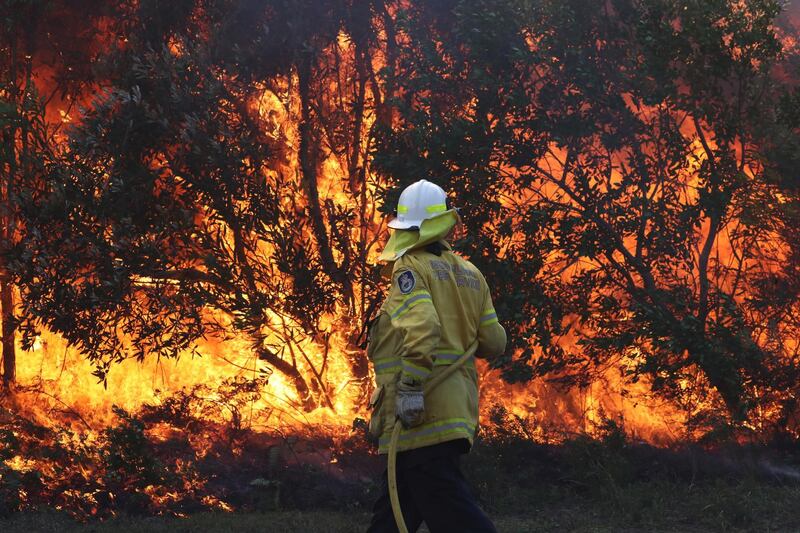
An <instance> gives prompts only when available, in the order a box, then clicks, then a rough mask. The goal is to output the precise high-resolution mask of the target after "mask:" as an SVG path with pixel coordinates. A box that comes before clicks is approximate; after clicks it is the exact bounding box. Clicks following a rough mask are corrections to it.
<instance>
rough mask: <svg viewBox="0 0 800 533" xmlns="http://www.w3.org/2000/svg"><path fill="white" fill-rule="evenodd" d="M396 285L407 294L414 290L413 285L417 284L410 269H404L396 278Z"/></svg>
mask: <svg viewBox="0 0 800 533" xmlns="http://www.w3.org/2000/svg"><path fill="white" fill-rule="evenodd" d="M397 285H399V286H400V292H402V293H403V294H408V293H409V292H411V291H413V290H414V287H415V286H416V285H417V280H416V279H414V274H412V273H411V271H410V270H406V271H405V272H403V273H402V274H400V277H398V278H397Z"/></svg>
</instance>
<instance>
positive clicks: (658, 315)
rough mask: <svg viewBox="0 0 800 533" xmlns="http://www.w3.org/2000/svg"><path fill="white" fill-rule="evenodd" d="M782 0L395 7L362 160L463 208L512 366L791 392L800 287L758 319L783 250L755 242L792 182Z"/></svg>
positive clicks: (700, 400)
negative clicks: (383, 82) (756, 298)
mask: <svg viewBox="0 0 800 533" xmlns="http://www.w3.org/2000/svg"><path fill="white" fill-rule="evenodd" d="M780 10H781V5H780V3H779V2H776V1H771V0H764V1H761V0H758V1H752V2H743V3H739V4H735V5H734V4H732V3H730V2H727V1H723V0H719V1H711V2H705V1H703V2H699V1H690V0H651V1H635V0H618V1H614V2H606V3H602V4H601V5H598V4H597V3H596V2H591V1H588V0H569V1H566V2H563V1H558V2H555V1H552V2H551V1H548V0H541V1H535V2H527V1H515V2H505V3H502V4H500V3H496V2H479V3H477V4H476V3H475V2H458V1H453V2H446V3H437V4H435V5H433V4H428V3H421V4H418V5H415V6H409V7H408V8H407V9H405V10H403V11H402V12H401V13H400V14H399V15H398V24H399V26H400V28H401V31H402V33H403V35H404V37H405V38H404V39H403V40H402V41H401V42H402V44H401V50H400V52H399V53H398V55H399V57H400V59H399V61H398V64H397V66H396V67H394V68H393V69H391V70H389V71H388V72H387V77H388V79H389V80H391V83H395V84H397V86H398V87H400V88H401V90H400V91H399V92H398V94H399V95H400V96H398V98H397V99H396V101H395V102H394V103H395V106H396V110H397V113H398V120H397V121H396V122H395V123H393V124H392V125H390V126H387V125H379V126H378V131H377V133H376V150H375V154H374V158H375V164H374V166H375V168H376V169H378V170H379V171H380V172H382V173H384V174H385V175H386V176H387V177H388V176H393V177H395V178H397V179H398V181H399V183H400V184H405V183H407V182H409V181H412V180H415V179H418V178H423V177H424V178H429V179H433V180H434V181H438V182H439V183H441V184H442V185H443V186H444V187H445V188H446V189H448V190H450V191H451V192H452V193H453V194H454V195H455V197H456V198H457V204H458V205H461V206H463V207H464V210H463V213H462V215H463V220H464V222H465V224H466V226H467V227H468V232H467V234H468V236H467V238H466V239H464V241H463V242H461V243H459V244H460V247H461V249H462V250H464V251H465V252H466V253H467V254H468V255H469V256H470V258H471V259H472V260H473V262H475V263H476V265H478V266H479V267H480V268H481V269H482V271H483V272H485V273H486V274H487V277H488V278H489V282H490V286H492V287H493V289H494V291H495V294H496V295H497V298H496V299H497V301H496V302H495V304H496V307H497V309H498V314H499V315H500V316H501V317H502V318H503V319H504V324H507V326H508V329H509V330H510V333H511V335H510V338H511V342H512V347H511V349H510V350H508V352H507V356H506V358H505V359H504V360H501V361H499V362H497V364H499V365H500V366H502V367H503V369H504V373H505V376H506V377H507V378H508V379H510V380H519V379H528V378H530V377H531V376H545V377H548V378H550V379H556V380H558V381H560V382H562V383H564V384H566V385H570V384H572V385H583V384H588V383H590V382H591V381H593V379H595V377H596V376H595V375H594V374H593V373H594V372H595V371H598V370H599V369H605V368H608V367H614V366H616V367H617V368H619V372H620V373H621V374H622V375H623V376H624V377H625V379H627V380H629V381H630V382H636V381H638V380H639V379H640V378H643V377H644V378H647V379H648V380H649V382H650V383H651V384H652V388H653V390H654V391H655V392H656V393H657V394H658V395H659V396H660V397H663V398H667V399H670V400H674V401H675V402H676V403H677V404H678V405H680V406H682V407H683V408H684V409H686V410H687V411H688V412H689V413H690V414H697V415H699V414H700V412H701V411H702V409H699V408H698V406H699V405H703V406H713V408H714V409H718V408H719V407H723V408H724V409H725V410H727V412H728V413H729V415H730V418H731V420H733V421H734V422H736V423H739V422H742V421H743V420H745V419H746V418H747V417H748V414H749V413H751V412H752V410H753V409H754V408H755V407H757V406H760V407H766V406H767V405H770V406H778V408H779V410H780V409H783V408H786V409H789V410H791V405H793V400H791V394H788V395H787V394H786V392H787V390H795V388H796V384H797V376H798V374H799V370H800V367H798V364H797V363H798V361H797V359H796V355H794V354H792V353H791V352H790V351H789V350H787V349H785V346H786V343H787V342H789V343H791V342H794V341H793V340H790V339H797V335H798V330H797V329H796V328H795V327H794V326H795V322H794V320H793V319H792V318H791V315H792V313H796V312H797V309H798V305H797V304H798V299H797V297H796V295H797V293H796V292H793V293H792V295H793V296H792V297H789V298H787V300H786V301H785V302H784V303H783V305H782V307H781V310H780V311H779V310H777V309H772V311H773V312H774V314H773V315H772V316H773V320H774V321H776V323H780V324H786V325H789V324H791V325H790V326H789V327H787V328H784V329H777V328H772V329H770V330H769V333H767V331H766V330H765V328H764V322H763V320H762V318H763V317H764V314H763V313H762V308H759V307H758V306H755V305H753V299H752V297H753V295H754V294H756V293H757V292H758V289H757V287H758V286H760V285H761V284H762V283H764V282H766V280H767V279H769V278H770V277H771V276H773V274H772V272H775V271H780V270H782V269H784V268H785V264H784V263H783V262H781V261H780V259H778V257H776V256H774V255H773V256H770V255H769V254H768V255H765V254H763V253H762V251H761V250H765V249H772V248H773V247H774V248H775V249H777V248H779V247H780V246H781V245H780V244H779V243H780V242H787V240H788V238H789V236H788V233H787V232H785V231H784V230H782V229H781V228H783V227H789V226H790V217H789V216H787V215H788V213H787V211H786V210H785V209H783V208H782V207H779V206H781V205H787V202H786V201H784V200H781V198H782V197H783V196H782V195H786V194H791V195H794V194H795V193H796V189H793V190H794V192H788V191H790V190H791V189H790V188H789V187H787V186H786V185H785V184H788V183H789V182H790V181H792V178H791V177H790V176H793V175H794V174H795V173H794V172H793V171H791V170H789V167H790V166H791V165H792V163H791V161H793V158H794V156H795V155H796V153H797V151H796V150H793V149H792V147H794V146H796V143H797V142H798V138H799V136H798V131H797V128H796V126H792V125H791V124H792V121H793V119H792V117H793V112H792V111H791V110H792V109H793V108H792V105H791V104H790V103H789V102H790V101H792V98H793V96H792V94H793V93H792V91H791V87H792V85H791V82H790V81H786V80H781V79H780V78H776V77H775V76H774V75H773V73H774V69H775V66H776V65H777V64H779V63H780V62H781V61H784V59H785V58H784V57H783V56H782V53H783V52H782V48H781V44H780V42H779V40H778V37H777V35H776V33H775V26H774V24H773V22H774V20H775V18H776V17H777V15H778V14H779V13H780ZM776 109H777V110H779V112H778V113H776V112H775V110H776ZM779 147H780V148H779ZM790 154H791V155H790ZM776 184H778V185H777V186H776ZM795 201H796V200H795V197H794V196H792V203H790V204H789V205H794V203H793V202H795ZM726 250H730V252H726ZM776 253H777V251H776ZM793 268H794V267H792V269H789V270H788V271H787V272H786V277H787V278H789V277H790V276H791V275H792V274H791V272H794V270H793ZM774 296H776V295H774V294H771V293H770V294H769V296H768V295H767V294H764V295H763V297H762V299H761V300H760V301H761V302H762V304H763V305H767V306H768V305H769V303H768V302H767V299H768V298H770V297H774ZM789 309H792V310H793V311H792V312H790V311H789ZM765 338H768V339H769V340H768V341H767V342H764V341H763V339H765ZM759 339H760V340H759ZM782 343H783V346H784V347H781V344H782ZM790 376H793V377H790ZM773 412H776V411H773ZM781 420H783V422H782V421H781ZM765 422H766V421H765ZM768 423H775V424H776V425H779V426H780V425H781V424H784V423H786V422H785V419H777V418H773V419H771V420H770V421H769V422H768Z"/></svg>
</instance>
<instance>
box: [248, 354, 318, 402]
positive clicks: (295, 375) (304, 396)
mask: <svg viewBox="0 0 800 533" xmlns="http://www.w3.org/2000/svg"><path fill="white" fill-rule="evenodd" d="M257 351H258V358H259V359H261V360H262V361H266V362H267V363H269V364H270V365H272V366H273V367H275V369H276V370H277V371H278V372H280V373H281V374H284V375H285V376H287V377H288V378H289V379H291V380H292V384H294V388H295V390H297V394H298V396H299V397H300V403H301V404H302V406H303V409H304V410H305V411H306V412H308V411H312V410H313V409H314V408H315V407H316V406H317V405H316V402H315V401H314V398H313V397H312V396H311V391H309V389H308V384H307V383H306V380H305V378H303V375H302V374H300V372H299V371H298V370H297V368H296V367H294V366H293V365H292V364H290V363H287V362H286V361H284V360H283V359H281V358H280V357H278V356H277V355H276V354H275V353H273V352H272V350H270V349H268V348H264V347H258V348H257Z"/></svg>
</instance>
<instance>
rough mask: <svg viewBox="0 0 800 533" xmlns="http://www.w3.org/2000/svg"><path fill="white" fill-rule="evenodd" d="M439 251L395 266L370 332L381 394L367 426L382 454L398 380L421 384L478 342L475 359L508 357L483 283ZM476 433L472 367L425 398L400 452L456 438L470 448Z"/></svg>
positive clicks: (467, 266) (413, 255)
mask: <svg viewBox="0 0 800 533" xmlns="http://www.w3.org/2000/svg"><path fill="white" fill-rule="evenodd" d="M441 244H442V247H443V248H444V251H443V252H442V253H441V255H435V254H433V253H430V252H428V251H426V250H425V249H415V250H411V251H408V252H406V253H405V254H404V255H403V256H402V257H400V258H399V259H397V260H396V261H395V262H394V265H393V269H392V284H391V288H390V289H389V293H388V295H387V297H386V300H385V301H384V303H383V306H382V307H381V309H380V312H379V314H378V316H377V318H376V319H375V320H374V321H373V322H372V325H371V327H370V335H369V344H368V347H367V355H368V357H369V359H370V361H371V362H372V364H373V366H374V370H375V378H376V382H377V387H378V388H377V390H376V395H375V396H374V398H375V399H376V401H375V403H376V404H377V405H375V407H374V411H373V424H372V425H373V426H377V427H376V429H377V431H375V433H376V434H379V438H378V446H379V452H380V453H386V452H388V449H389V439H390V436H391V434H392V430H393V429H394V424H395V391H396V384H397V382H398V381H399V380H400V379H401V378H403V379H404V381H407V380H408V379H414V380H417V381H420V382H422V383H424V381H425V380H426V379H428V378H429V377H430V376H431V375H432V374H436V372H439V371H441V370H442V368H443V367H445V366H447V365H449V364H451V363H453V362H454V361H456V360H457V359H458V358H459V357H460V356H461V355H462V354H463V353H464V351H465V350H466V349H467V348H468V347H469V346H470V345H471V344H472V343H473V342H474V341H475V340H476V339H477V340H478V350H477V355H478V356H479V357H494V356H497V355H500V354H501V353H503V351H504V350H505V346H506V332H505V330H504V329H503V327H502V326H501V325H500V323H499V322H498V320H497V314H496V313H495V310H494V306H493V305H492V298H491V296H490V294H489V287H488V286H487V285H486V280H485V279H484V277H483V275H482V274H481V273H480V271H478V269H477V268H475V266H473V265H472V263H470V262H469V261H467V260H465V259H463V258H461V257H459V256H458V255H456V254H455V253H453V252H452V251H451V249H450V247H449V245H447V243H445V242H443V241H442V243H441ZM477 425H478V375H477V373H476V370H475V361H474V359H472V360H470V361H468V362H467V363H466V364H465V365H464V366H463V367H462V368H461V369H460V370H459V371H458V372H455V373H454V374H453V375H452V376H450V377H449V378H448V379H447V380H445V381H444V382H443V383H441V384H440V385H439V386H438V387H437V388H436V389H434V390H433V391H432V392H430V393H429V394H426V396H425V419H424V421H423V423H422V424H421V425H419V426H416V427H414V428H410V429H405V430H403V432H402V433H401V435H400V442H399V447H398V450H400V451H403V450H411V449H415V448H420V447H423V446H430V445H433V444H438V443H441V442H446V441H450V440H455V439H461V438H465V439H467V440H468V441H469V443H470V445H471V444H472V442H473V439H474V437H475V431H476V429H477Z"/></svg>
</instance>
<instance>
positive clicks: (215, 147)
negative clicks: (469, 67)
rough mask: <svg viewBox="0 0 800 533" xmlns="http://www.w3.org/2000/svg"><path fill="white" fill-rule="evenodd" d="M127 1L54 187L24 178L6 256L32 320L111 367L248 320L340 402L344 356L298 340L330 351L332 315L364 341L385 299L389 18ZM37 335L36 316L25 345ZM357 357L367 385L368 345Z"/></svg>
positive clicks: (315, 400)
mask: <svg viewBox="0 0 800 533" xmlns="http://www.w3.org/2000/svg"><path fill="white" fill-rule="evenodd" d="M115 10H116V12H115V13H114V14H113V16H112V17H110V19H109V24H110V28H109V32H110V34H111V35H114V38H113V39H110V41H109V42H108V43H107V50H106V51H105V52H104V53H103V54H101V55H100V57H99V62H98V67H97V70H98V71H99V73H100V77H101V78H102V79H104V80H107V82H105V83H104V84H103V85H104V88H103V90H102V92H100V93H98V94H97V95H96V96H95V97H94V99H93V100H92V102H91V104H90V105H88V106H87V109H86V113H85V116H84V117H83V119H82V121H81V123H80V125H78V126H77V127H76V128H74V129H73V130H72V131H71V132H70V136H69V142H68V145H67V147H66V148H65V150H64V152H63V154H62V156H63V157H61V158H60V159H59V160H58V161H54V162H52V164H51V165H50V166H49V167H48V170H47V172H48V180H47V182H46V183H43V184H39V185H38V186H37V187H35V188H33V189H32V190H29V191H27V192H28V196H26V205H25V207H24V213H25V221H26V224H27V225H28V227H29V231H28V232H27V233H26V235H25V239H24V240H23V242H21V243H20V245H19V246H18V247H17V248H16V253H15V254H14V255H13V257H14V259H13V264H14V267H13V268H14V270H15V272H16V276H17V278H16V279H17V280H18V282H19V284H20V286H21V287H22V292H23V304H22V309H23V313H24V316H26V317H31V319H32V320H31V322H30V324H32V323H33V318H34V317H35V319H37V320H40V321H41V323H43V324H44V325H45V326H46V327H48V328H50V329H51V330H53V331H56V332H59V333H61V334H63V335H64V336H65V338H66V339H67V340H68V341H69V343H70V344H72V345H74V346H77V347H78V348H80V350H82V351H83V352H85V353H86V354H87V355H88V356H89V357H90V358H91V359H92V360H93V361H94V362H95V363H96V366H97V370H96V375H97V376H98V378H100V379H104V378H105V376H106V374H107V372H108V371H109V369H110V368H111V365H112V364H113V362H115V361H120V360H123V359H126V358H129V357H137V358H139V359H143V358H144V357H145V356H146V355H147V354H152V355H154V356H166V357H177V356H178V354H179V353H181V352H183V351H185V350H187V349H190V348H191V347H193V346H194V345H195V343H196V342H197V341H198V340H199V339H202V338H204V337H206V336H218V337H225V336H229V335H234V334H236V333H237V332H238V333H243V334H245V335H247V336H248V338H249V339H250V340H251V343H252V348H253V350H254V352H256V353H257V354H258V356H259V357H260V358H261V359H262V360H264V361H266V362H267V363H268V364H269V366H270V367H271V368H272V369H274V370H277V371H278V372H279V373H281V374H283V375H284V376H286V377H287V378H288V379H289V380H290V381H291V383H292V384H293V386H294V388H295V389H296V393H297V400H298V401H299V402H300V403H301V404H302V405H304V406H305V408H306V409H311V408H313V407H314V406H316V405H318V404H320V403H321V404H323V405H328V406H332V398H331V395H332V393H333V390H332V389H331V384H330V383H329V382H328V381H327V380H326V370H327V368H328V367H329V366H330V365H332V364H334V363H335V362H332V361H329V360H328V358H327V349H326V353H325V354H323V356H322V357H320V356H319V354H317V353H315V354H309V353H306V351H305V350H304V349H303V347H302V346H301V343H300V341H301V340H302V339H306V338H310V339H311V340H312V341H314V342H316V343H317V344H318V345H320V346H329V345H330V342H329V341H330V335H332V334H333V333H334V332H333V331H332V328H334V327H335V328H336V329H337V332H338V334H339V336H340V338H342V339H345V341H344V342H345V343H352V342H354V341H355V337H356V336H357V333H358V327H359V326H360V321H361V319H362V318H363V316H364V314H365V312H366V310H367V306H368V305H369V300H370V296H371V294H372V292H374V291H373V288H372V287H373V284H374V281H375V279H376V276H375V272H373V270H372V269H371V268H370V267H369V265H368V261H367V258H368V255H369V253H370V252H371V250H372V248H373V246H374V244H375V243H376V238H375V235H376V229H377V227H378V226H377V225H376V224H375V222H374V220H375V212H376V211H375V210H376V207H375V206H376V204H375V201H374V195H375V189H376V184H375V182H374V180H373V178H372V176H371V175H370V173H369V171H368V167H369V164H368V161H367V153H368V151H369V149H370V146H369V142H370V141H369V136H368V135H367V131H368V128H369V126H370V123H371V121H372V120H374V118H373V115H374V114H375V113H377V112H378V110H379V108H380V106H381V105H382V101H383V100H384V99H385V97H383V96H382V91H383V90H384V89H383V87H382V86H381V85H380V84H379V83H378V81H377V77H376V76H377V75H376V68H377V66H376V64H377V59H376V54H377V52H376V47H377V32H378V31H379V28H380V24H381V20H388V13H387V12H386V11H385V8H384V7H383V6H382V4H380V3H375V4H371V3H358V4H354V5H350V4H349V3H346V2H306V3H298V2H280V1H276V2H267V3H265V2H247V1H242V2H229V1H221V2H211V3H208V2H206V3H203V4H202V5H201V4H200V3H196V2H174V3H171V4H170V5H169V6H168V7H165V6H164V4H163V3H159V2H130V3H122V4H120V5H117V6H115ZM342 196H343V197H344V201H342V199H341V197H342ZM334 313H335V315H336V316H337V317H339V318H338V320H337V322H336V323H335V324H334V323H332V321H331V318H330V317H332V316H334ZM323 322H326V324H323ZM35 334H36V329H35V328H34V327H33V326H32V325H29V326H28V327H26V328H25V344H26V345H27V346H30V345H31V344H32V342H33V339H34V337H35ZM344 355H345V356H346V357H347V358H349V360H348V361H345V363H346V364H348V365H349V366H350V371H351V373H352V375H353V376H355V378H356V379H361V380H364V379H365V378H366V377H367V367H366V361H365V359H364V357H363V355H362V354H361V353H360V352H359V351H358V350H356V349H350V350H349V351H347V350H346V351H345V353H344ZM338 363H339V364H341V363H342V362H338ZM364 389H365V387H362V390H364Z"/></svg>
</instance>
